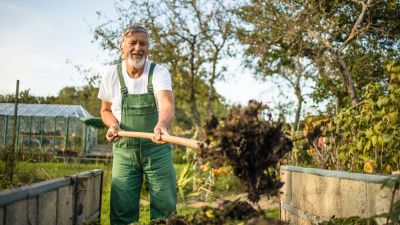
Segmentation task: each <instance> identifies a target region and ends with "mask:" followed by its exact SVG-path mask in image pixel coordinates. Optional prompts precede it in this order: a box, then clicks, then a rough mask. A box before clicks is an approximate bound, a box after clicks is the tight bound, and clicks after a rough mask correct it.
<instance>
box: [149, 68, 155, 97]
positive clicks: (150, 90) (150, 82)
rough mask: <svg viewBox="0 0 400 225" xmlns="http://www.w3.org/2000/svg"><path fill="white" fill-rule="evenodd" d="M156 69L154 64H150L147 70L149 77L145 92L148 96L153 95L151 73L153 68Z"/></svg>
mask: <svg viewBox="0 0 400 225" xmlns="http://www.w3.org/2000/svg"><path fill="white" fill-rule="evenodd" d="M155 67H156V64H155V63H151V64H150V69H149V77H148V80H147V92H148V93H150V94H153V91H154V90H153V72H154V68H155Z"/></svg>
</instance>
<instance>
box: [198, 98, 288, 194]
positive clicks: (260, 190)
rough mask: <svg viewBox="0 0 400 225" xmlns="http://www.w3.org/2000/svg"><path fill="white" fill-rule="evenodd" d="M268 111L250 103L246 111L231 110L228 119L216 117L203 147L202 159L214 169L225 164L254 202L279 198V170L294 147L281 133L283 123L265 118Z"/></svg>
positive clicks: (268, 116)
mask: <svg viewBox="0 0 400 225" xmlns="http://www.w3.org/2000/svg"><path fill="white" fill-rule="evenodd" d="M266 109H267V106H266V105H263V104H262V103H260V102H257V101H249V103H248V105H247V106H246V107H243V108H242V107H240V106H236V107H234V108H232V109H231V110H230V112H229V113H228V115H227V116H226V117H222V118H221V119H217V118H216V117H213V118H212V119H210V120H209V121H208V122H207V124H206V127H205V134H206V138H207V139H206V140H205V141H204V143H205V144H203V145H202V146H200V151H201V154H200V155H201V157H202V159H203V160H205V161H208V162H211V165H212V166H213V167H220V166H222V165H221V164H223V163H226V164H228V165H230V166H231V167H232V169H233V172H234V174H235V176H237V177H238V178H239V179H240V180H241V181H242V182H243V184H244V185H245V188H246V192H247V194H248V196H247V197H248V199H249V200H250V201H252V202H258V201H259V200H260V196H261V195H267V196H274V195H277V194H278V191H279V188H280V187H281V186H282V185H283V183H282V182H280V181H279V180H278V179H277V170H276V168H277V166H278V162H279V160H280V159H282V158H283V157H284V156H285V154H286V153H287V152H289V151H290V150H291V149H292V147H293V143H292V141H291V140H290V139H289V138H288V137H287V136H286V135H285V133H284V132H283V131H282V126H283V123H281V122H274V121H273V120H272V118H271V115H270V114H263V112H264V111H265V110H266ZM265 117H266V118H265Z"/></svg>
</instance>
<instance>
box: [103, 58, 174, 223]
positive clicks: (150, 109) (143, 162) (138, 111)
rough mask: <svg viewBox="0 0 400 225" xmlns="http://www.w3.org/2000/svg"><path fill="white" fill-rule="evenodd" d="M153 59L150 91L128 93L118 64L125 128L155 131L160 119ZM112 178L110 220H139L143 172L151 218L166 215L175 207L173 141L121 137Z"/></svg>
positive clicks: (123, 125)
mask: <svg viewBox="0 0 400 225" xmlns="http://www.w3.org/2000/svg"><path fill="white" fill-rule="evenodd" d="M154 67H155V64H153V63H151V66H150V70H149V76H148V85H147V93H145V94H128V90H127V88H126V85H125V81H124V79H123V76H122V65H121V64H119V65H118V78H119V82H120V85H121V93H122V104H121V108H122V110H121V111H122V112H121V122H120V127H121V129H123V130H126V131H141V132H150V133H153V132H154V127H155V126H156V124H157V122H158V111H157V105H156V101H155V97H154V93H153V84H152V77H153V71H154ZM113 154H114V159H113V168H112V181H111V212H110V221H111V224H118V225H119V224H129V223H132V222H134V221H138V220H139V200H140V192H141V187H142V181H143V175H144V177H145V179H146V184H147V190H148V191H149V193H150V219H156V218H166V217H168V216H169V215H171V214H173V213H174V212H175V210H176V176H175V170H174V166H173V162H172V151H171V144H167V143H166V144H155V143H153V142H152V141H151V140H148V139H139V138H127V137H122V138H121V139H119V140H118V141H117V142H116V143H114V146H113Z"/></svg>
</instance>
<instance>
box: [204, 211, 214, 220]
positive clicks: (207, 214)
mask: <svg viewBox="0 0 400 225" xmlns="http://www.w3.org/2000/svg"><path fill="white" fill-rule="evenodd" d="M206 216H207V217H208V218H214V215H213V212H212V210H211V209H210V210H207V211H206Z"/></svg>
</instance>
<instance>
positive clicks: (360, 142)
mask: <svg viewBox="0 0 400 225" xmlns="http://www.w3.org/2000/svg"><path fill="white" fill-rule="evenodd" d="M362 146H363V141H362V140H359V141H358V142H357V149H359V150H362Z"/></svg>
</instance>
